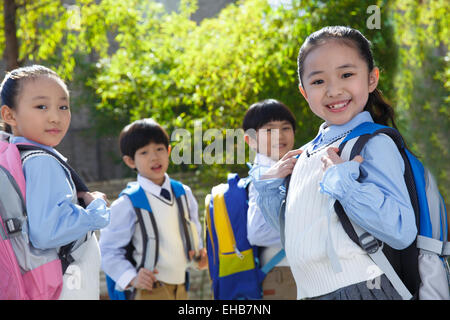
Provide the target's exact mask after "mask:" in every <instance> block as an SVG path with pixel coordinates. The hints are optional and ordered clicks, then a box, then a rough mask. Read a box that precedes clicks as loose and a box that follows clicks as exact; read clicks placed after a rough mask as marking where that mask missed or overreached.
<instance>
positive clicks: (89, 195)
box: [77, 191, 109, 206]
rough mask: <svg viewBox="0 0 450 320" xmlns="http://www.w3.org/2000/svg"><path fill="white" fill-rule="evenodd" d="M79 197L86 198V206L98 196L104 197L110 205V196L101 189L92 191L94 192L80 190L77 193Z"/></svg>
mask: <svg viewBox="0 0 450 320" xmlns="http://www.w3.org/2000/svg"><path fill="white" fill-rule="evenodd" d="M77 196H78V198H82V199H83V200H84V203H85V204H86V206H88V205H89V203H91V202H92V201H94V200H95V199H97V198H100V199H103V200H105V202H106V205H107V206H109V202H108V198H107V197H106V195H105V194H104V193H102V192H99V191H92V192H78V193H77Z"/></svg>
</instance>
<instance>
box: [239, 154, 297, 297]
mask: <svg viewBox="0 0 450 320" xmlns="http://www.w3.org/2000/svg"><path fill="white" fill-rule="evenodd" d="M275 163H276V161H274V160H272V159H271V158H269V157H267V156H265V155H263V154H260V153H257V154H256V156H255V160H254V162H253V166H252V169H251V170H250V171H249V175H250V176H252V178H253V179H258V178H259V177H260V176H261V175H263V174H264V173H265V172H266V171H267V170H268V169H269V168H270V167H271V166H272V165H273V164H275ZM257 195H258V191H257V190H256V189H255V186H254V185H253V183H250V184H249V187H248V211H247V238H248V241H249V242H250V244H251V245H253V246H258V247H259V258H260V262H261V265H262V266H264V265H265V264H267V263H268V262H269V261H270V260H271V259H272V258H273V257H274V256H275V255H276V254H277V253H278V252H279V251H280V250H281V249H282V246H281V241H280V233H279V232H278V231H277V230H275V229H274V228H272V227H271V226H270V225H269V224H268V223H267V222H266V220H265V218H264V216H263V215H262V213H261V210H260V209H259V207H258V204H257V202H256V199H257ZM262 288H263V299H270V300H278V299H281V300H289V299H295V297H296V292H297V289H296V286H295V280H294V277H293V276H292V272H291V270H290V268H289V263H288V261H287V259H286V257H284V258H283V259H282V260H281V261H280V262H279V263H278V264H277V265H276V266H275V267H274V268H273V269H272V270H271V271H270V272H269V273H268V274H267V276H266V277H265V279H264V281H263V284H262Z"/></svg>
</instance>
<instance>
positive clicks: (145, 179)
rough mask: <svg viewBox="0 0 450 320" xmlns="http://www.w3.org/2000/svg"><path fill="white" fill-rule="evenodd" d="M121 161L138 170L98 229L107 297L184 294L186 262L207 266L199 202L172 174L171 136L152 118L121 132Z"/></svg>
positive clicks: (178, 296) (183, 296) (179, 296)
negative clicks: (169, 171) (107, 221)
mask: <svg viewBox="0 0 450 320" xmlns="http://www.w3.org/2000/svg"><path fill="white" fill-rule="evenodd" d="M119 143H120V150H121V152H122V155H123V161H124V162H125V164H126V165H127V166H128V167H130V168H132V169H134V170H136V171H137V172H138V176H137V181H135V182H131V183H129V184H128V185H127V187H126V188H125V189H124V190H123V191H122V192H121V194H120V196H119V198H118V199H117V200H116V201H114V202H113V204H112V205H111V224H110V225H109V226H108V227H107V228H105V229H103V230H102V231H101V237H100V249H101V253H102V268H103V270H104V271H105V273H106V277H107V286H108V292H109V294H110V297H111V299H127V300H128V299H135V300H171V299H183V300H185V299H187V289H186V287H187V285H188V273H187V272H186V270H187V269H188V267H190V266H195V267H197V268H204V267H206V252H205V249H200V248H201V247H202V241H201V226H200V223H199V220H198V212H197V211H198V205H197V201H196V200H195V198H194V196H193V194H192V191H191V189H190V188H189V187H188V186H186V185H183V184H182V183H180V182H178V181H176V180H173V179H171V178H170V177H169V176H168V175H167V173H166V171H167V169H168V166H169V155H170V146H169V137H168V135H167V133H166V132H165V130H164V129H163V128H162V127H161V126H160V125H159V124H157V123H156V122H155V121H153V120H152V119H143V120H138V121H135V122H133V123H131V124H129V125H128V126H126V127H125V128H124V129H123V130H122V132H121V134H120V137H119Z"/></svg>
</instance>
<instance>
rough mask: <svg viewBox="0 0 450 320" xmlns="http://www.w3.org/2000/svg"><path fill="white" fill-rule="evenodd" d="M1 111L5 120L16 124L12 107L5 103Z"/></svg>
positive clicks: (13, 125) (9, 123)
mask: <svg viewBox="0 0 450 320" xmlns="http://www.w3.org/2000/svg"><path fill="white" fill-rule="evenodd" d="M0 112H1V115H2V119H3V122H5V123H6V124H8V125H10V126H11V127H15V126H16V118H15V117H14V112H13V110H12V109H11V108H10V107H8V106H7V105H6V104H5V105H3V106H2V107H1V109H0Z"/></svg>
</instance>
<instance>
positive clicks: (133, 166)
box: [122, 156, 136, 169]
mask: <svg viewBox="0 0 450 320" xmlns="http://www.w3.org/2000/svg"><path fill="white" fill-rule="evenodd" d="M122 160H123V162H125V164H126V165H127V166H128V167H130V168H131V169H136V164H135V162H134V160H133V158H132V157H130V156H123V157H122Z"/></svg>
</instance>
